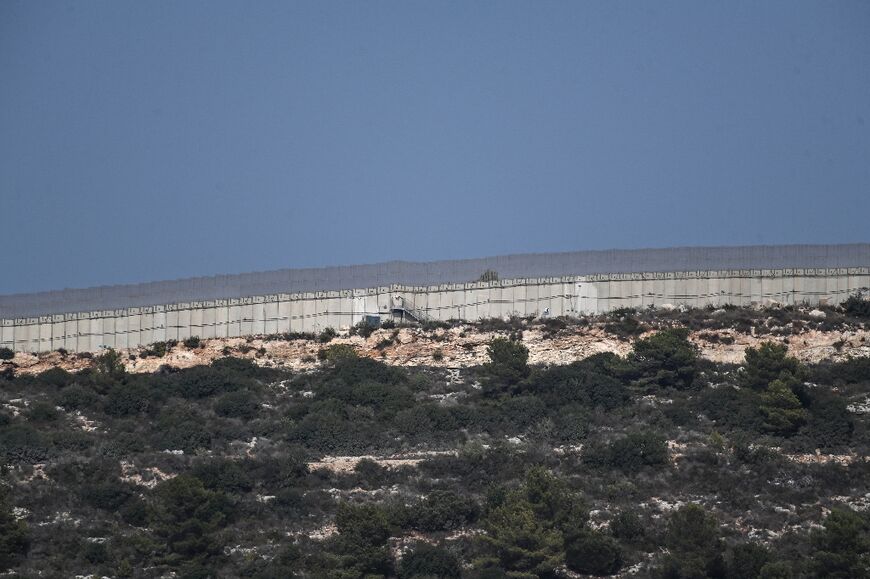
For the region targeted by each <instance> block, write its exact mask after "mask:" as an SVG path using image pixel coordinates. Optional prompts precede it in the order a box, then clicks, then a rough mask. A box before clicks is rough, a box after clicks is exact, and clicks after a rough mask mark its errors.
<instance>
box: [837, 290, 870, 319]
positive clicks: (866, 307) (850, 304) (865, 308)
mask: <svg viewBox="0 0 870 579" xmlns="http://www.w3.org/2000/svg"><path fill="white" fill-rule="evenodd" d="M843 310H844V311H845V312H846V313H847V314H849V315H850V316H854V317H856V318H863V319H868V318H870V299H867V298H866V297H864V295H863V294H857V295H852V296H849V297H848V298H847V299H846V301H845V302H843Z"/></svg>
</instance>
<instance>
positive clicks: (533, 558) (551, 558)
mask: <svg viewBox="0 0 870 579" xmlns="http://www.w3.org/2000/svg"><path fill="white" fill-rule="evenodd" d="M493 501H494V502H493V503H492V504H491V506H490V512H489V514H488V515H487V516H486V517H485V519H484V528H485V529H486V531H487V534H486V535H484V536H482V537H481V540H482V541H483V542H484V543H485V545H486V546H487V547H489V548H490V549H491V550H492V551H493V552H494V555H495V557H494V559H492V560H484V561H483V562H482V563H483V564H492V563H497V564H498V565H499V566H500V567H501V568H503V569H505V570H506V571H508V572H509V573H510V575H511V576H512V577H546V576H550V575H552V573H553V572H554V570H555V569H556V568H557V567H558V566H559V565H560V564H561V563H562V561H563V559H564V540H565V539H564V537H565V536H566V535H570V534H576V533H578V532H579V530H580V529H581V528H582V526H583V525H584V524H585V522H586V520H587V518H588V513H587V511H586V507H585V505H584V504H583V501H582V500H581V499H580V497H579V496H578V495H577V494H576V493H573V492H571V491H570V489H569V488H568V486H567V484H566V483H565V481H564V480H562V479H560V478H558V477H556V476H554V475H553V474H552V473H550V472H549V471H547V470H545V469H543V468H533V469H531V470H530V471H529V472H528V473H527V474H526V478H525V481H524V482H523V484H522V485H521V486H520V487H519V488H518V489H515V490H513V491H509V492H506V493H503V494H502V493H497V494H495V495H493ZM479 563H481V562H479Z"/></svg>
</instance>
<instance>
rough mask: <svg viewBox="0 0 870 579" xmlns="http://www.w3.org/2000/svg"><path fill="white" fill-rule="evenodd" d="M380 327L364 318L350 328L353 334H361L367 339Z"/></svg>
mask: <svg viewBox="0 0 870 579" xmlns="http://www.w3.org/2000/svg"><path fill="white" fill-rule="evenodd" d="M377 329H378V327H377V326H376V325H375V324H372V323H369V321H368V320H367V319H365V320H362V321H361V322H359V323H357V324H356V325H355V326H353V327H352V328H351V329H350V335H351V336H360V337H362V338H363V339H367V338H368V337H369V336H371V335H372V334H373V333H374V331H375V330H377Z"/></svg>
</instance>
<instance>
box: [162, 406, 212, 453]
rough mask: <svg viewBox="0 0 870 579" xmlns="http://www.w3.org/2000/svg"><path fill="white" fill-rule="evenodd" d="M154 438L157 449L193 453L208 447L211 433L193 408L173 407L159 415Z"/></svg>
mask: <svg viewBox="0 0 870 579" xmlns="http://www.w3.org/2000/svg"><path fill="white" fill-rule="evenodd" d="M154 438H155V443H154V446H155V447H156V448H158V449H161V450H183V451H185V452H194V451H196V450H197V449H202V448H208V447H209V445H210V444H211V440H212V433H211V431H210V430H209V429H208V427H207V424H206V421H205V419H204V418H203V417H202V416H201V415H199V414H198V413H197V412H196V411H195V410H194V409H193V408H191V407H186V406H175V407H170V408H166V409H164V410H163V411H162V412H161V413H160V416H159V417H158V418H157V428H156V431H155V432H154Z"/></svg>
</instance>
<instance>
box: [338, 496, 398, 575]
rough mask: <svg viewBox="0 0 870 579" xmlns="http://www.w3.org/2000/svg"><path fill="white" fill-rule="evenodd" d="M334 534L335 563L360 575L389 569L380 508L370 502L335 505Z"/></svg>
mask: <svg viewBox="0 0 870 579" xmlns="http://www.w3.org/2000/svg"><path fill="white" fill-rule="evenodd" d="M335 524H336V526H337V527H338V537H337V538H336V540H335V542H334V544H333V547H334V553H335V554H336V556H337V559H338V565H339V566H340V567H341V568H342V569H345V570H348V571H353V573H354V574H355V575H358V576H362V575H366V574H369V573H373V574H381V575H388V574H390V572H391V565H390V555H389V550H388V549H387V540H388V539H389V538H390V528H389V524H388V522H387V516H386V514H385V513H384V511H383V510H382V509H380V508H378V507H377V506H374V505H360V506H354V505H351V504H348V503H342V504H341V505H339V508H338V513H337V514H336V517H335Z"/></svg>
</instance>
